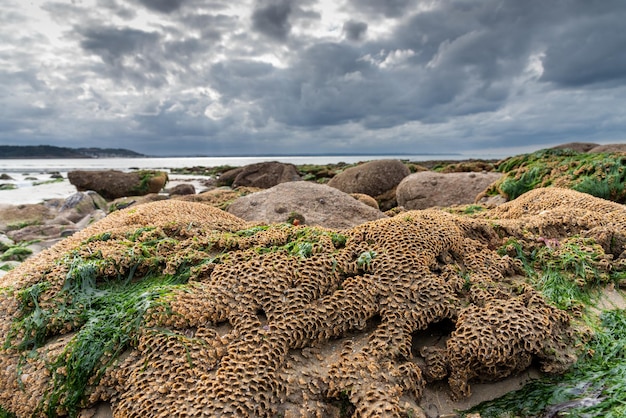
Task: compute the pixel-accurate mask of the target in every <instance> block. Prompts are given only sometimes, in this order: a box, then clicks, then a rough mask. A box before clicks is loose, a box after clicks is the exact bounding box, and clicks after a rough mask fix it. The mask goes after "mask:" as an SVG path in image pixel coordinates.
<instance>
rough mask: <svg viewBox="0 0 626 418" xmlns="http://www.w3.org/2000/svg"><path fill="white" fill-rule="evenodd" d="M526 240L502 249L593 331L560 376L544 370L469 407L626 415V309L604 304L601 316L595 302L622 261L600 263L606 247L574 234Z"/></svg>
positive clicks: (484, 413) (521, 413) (504, 412)
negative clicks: (607, 265) (526, 243)
mask: <svg viewBox="0 0 626 418" xmlns="http://www.w3.org/2000/svg"><path fill="white" fill-rule="evenodd" d="M543 242H544V244H545V245H539V246H536V245H533V246H526V247H525V246H524V243H523V242H521V241H518V240H515V239H510V240H509V241H507V243H506V244H505V245H504V246H503V247H502V248H500V249H499V251H498V252H499V253H500V254H501V255H504V254H509V255H512V256H514V257H516V258H518V259H519V260H520V261H521V262H522V266H523V269H524V271H525V272H526V275H527V278H528V281H529V282H530V283H531V285H533V286H534V287H535V288H536V289H537V290H539V291H540V292H541V293H542V294H543V295H544V296H545V297H546V299H547V300H549V301H550V302H551V303H552V304H554V305H555V306H557V307H558V308H560V309H565V310H573V309H575V310H579V311H580V312H581V314H582V317H581V321H582V323H584V324H586V326H588V327H590V328H591V329H592V330H593V337H592V338H591V340H590V341H589V342H587V343H586V344H585V345H584V347H583V349H582V350H581V352H582V355H581V356H580V358H579V360H578V362H577V363H575V364H574V365H573V366H572V367H571V368H570V370H568V371H567V372H566V373H565V374H564V375H562V376H545V377H542V378H540V379H536V380H533V381H531V382H530V383H528V384H527V385H525V386H524V387H523V388H522V389H520V390H518V391H514V392H510V393H508V394H506V395H504V396H502V397H500V398H497V399H495V400H492V401H488V402H483V403H481V404H479V405H477V406H475V407H473V408H471V409H469V410H467V411H463V415H464V414H466V413H472V412H479V413H480V415H481V417H483V418H490V417H491V418H493V417H536V416H568V417H591V416H594V417H595V416H603V417H615V418H617V417H623V416H626V402H625V401H624V399H626V311H625V310H621V309H614V310H605V311H603V312H602V313H601V314H600V316H599V320H598V319H597V318H596V316H594V314H593V311H591V310H586V309H585V308H586V307H589V306H592V305H593V303H594V301H595V300H596V299H597V296H598V294H599V292H598V287H599V285H605V284H607V283H610V282H612V281H616V280H619V279H620V278H621V277H623V276H624V274H625V272H624V269H623V267H620V266H619V265H613V266H612V268H611V269H609V271H608V272H607V271H603V270H602V268H601V265H602V264H601V260H602V257H601V256H602V251H601V248H600V247H599V246H598V245H597V244H595V243H594V241H593V240H591V239H588V238H581V237H577V236H574V237H570V238H568V239H567V240H564V241H563V242H558V241H556V240H549V239H544V240H543Z"/></svg>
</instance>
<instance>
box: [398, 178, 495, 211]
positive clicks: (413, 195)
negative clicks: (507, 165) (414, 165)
mask: <svg viewBox="0 0 626 418" xmlns="http://www.w3.org/2000/svg"><path fill="white" fill-rule="evenodd" d="M501 176H502V174H501V173H494V172H490V173H488V172H483V173H446V174H442V173H437V172H434V171H422V172H419V173H414V174H411V175H410V176H408V177H406V178H405V179H404V180H402V182H401V183H400V184H399V185H398V188H397V190H396V197H397V199H398V205H400V206H403V207H404V208H405V209H407V210H414V209H427V208H430V207H435V206H439V207H448V206H455V205H467V204H472V203H474V202H475V201H476V197H477V196H478V195H479V194H480V193H482V192H483V191H484V190H485V189H486V188H487V187H489V185H491V184H492V183H493V182H494V181H496V180H498V179H499V178H500V177H501Z"/></svg>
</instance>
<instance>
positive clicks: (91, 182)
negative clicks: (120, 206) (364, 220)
mask: <svg viewBox="0 0 626 418" xmlns="http://www.w3.org/2000/svg"><path fill="white" fill-rule="evenodd" d="M67 178H68V180H69V181H70V183H72V184H73V185H74V186H76V189H77V190H78V191H79V192H80V191H87V190H93V191H95V192H97V193H98V194H100V195H101V196H102V197H104V198H105V199H109V200H114V199H118V198H120V197H127V196H143V195H147V194H150V193H159V192H160V191H161V190H162V189H163V187H164V186H165V184H166V183H167V181H168V177H167V173H165V172H163V171H154V170H140V171H132V172H129V173H125V172H122V171H117V170H98V171H84V170H76V171H70V172H69V173H67Z"/></svg>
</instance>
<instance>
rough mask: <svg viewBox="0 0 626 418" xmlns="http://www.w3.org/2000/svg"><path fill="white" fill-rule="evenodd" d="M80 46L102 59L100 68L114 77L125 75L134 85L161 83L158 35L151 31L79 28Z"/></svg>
mask: <svg viewBox="0 0 626 418" xmlns="http://www.w3.org/2000/svg"><path fill="white" fill-rule="evenodd" d="M79 31H80V33H81V35H82V38H83V39H82V40H81V42H80V46H81V47H82V48H83V49H84V50H85V51H86V52H88V53H91V54H95V55H97V56H99V57H100V58H101V59H102V62H103V63H104V64H105V68H103V69H98V68H96V69H95V71H100V70H101V71H102V74H106V75H108V76H109V77H111V78H114V79H127V80H129V81H130V82H132V83H135V84H137V85H138V86H144V85H153V86H158V85H161V84H163V83H165V82H166V81H165V76H166V75H167V74H166V73H165V71H164V67H163V65H162V64H163V63H162V60H161V55H160V54H161V49H160V48H161V47H160V45H159V40H160V36H159V34H157V33H154V32H144V31H141V30H137V29H129V28H116V27H109V26H104V27H89V28H83V29H80V30H79Z"/></svg>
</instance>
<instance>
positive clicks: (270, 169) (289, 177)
mask: <svg viewBox="0 0 626 418" xmlns="http://www.w3.org/2000/svg"><path fill="white" fill-rule="evenodd" d="M298 180H300V174H298V169H297V168H296V166H295V165H293V164H285V163H279V162H276V161H271V162H264V163H256V164H250V165H247V166H244V167H239V168H235V169H233V170H229V171H227V172H225V173H224V174H222V175H221V176H220V177H219V179H218V181H217V185H218V186H232V187H233V188H235V187H241V186H244V187H258V188H259V189H269V188H270V187H274V186H276V185H277V184H280V183H285V182H289V181H298Z"/></svg>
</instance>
